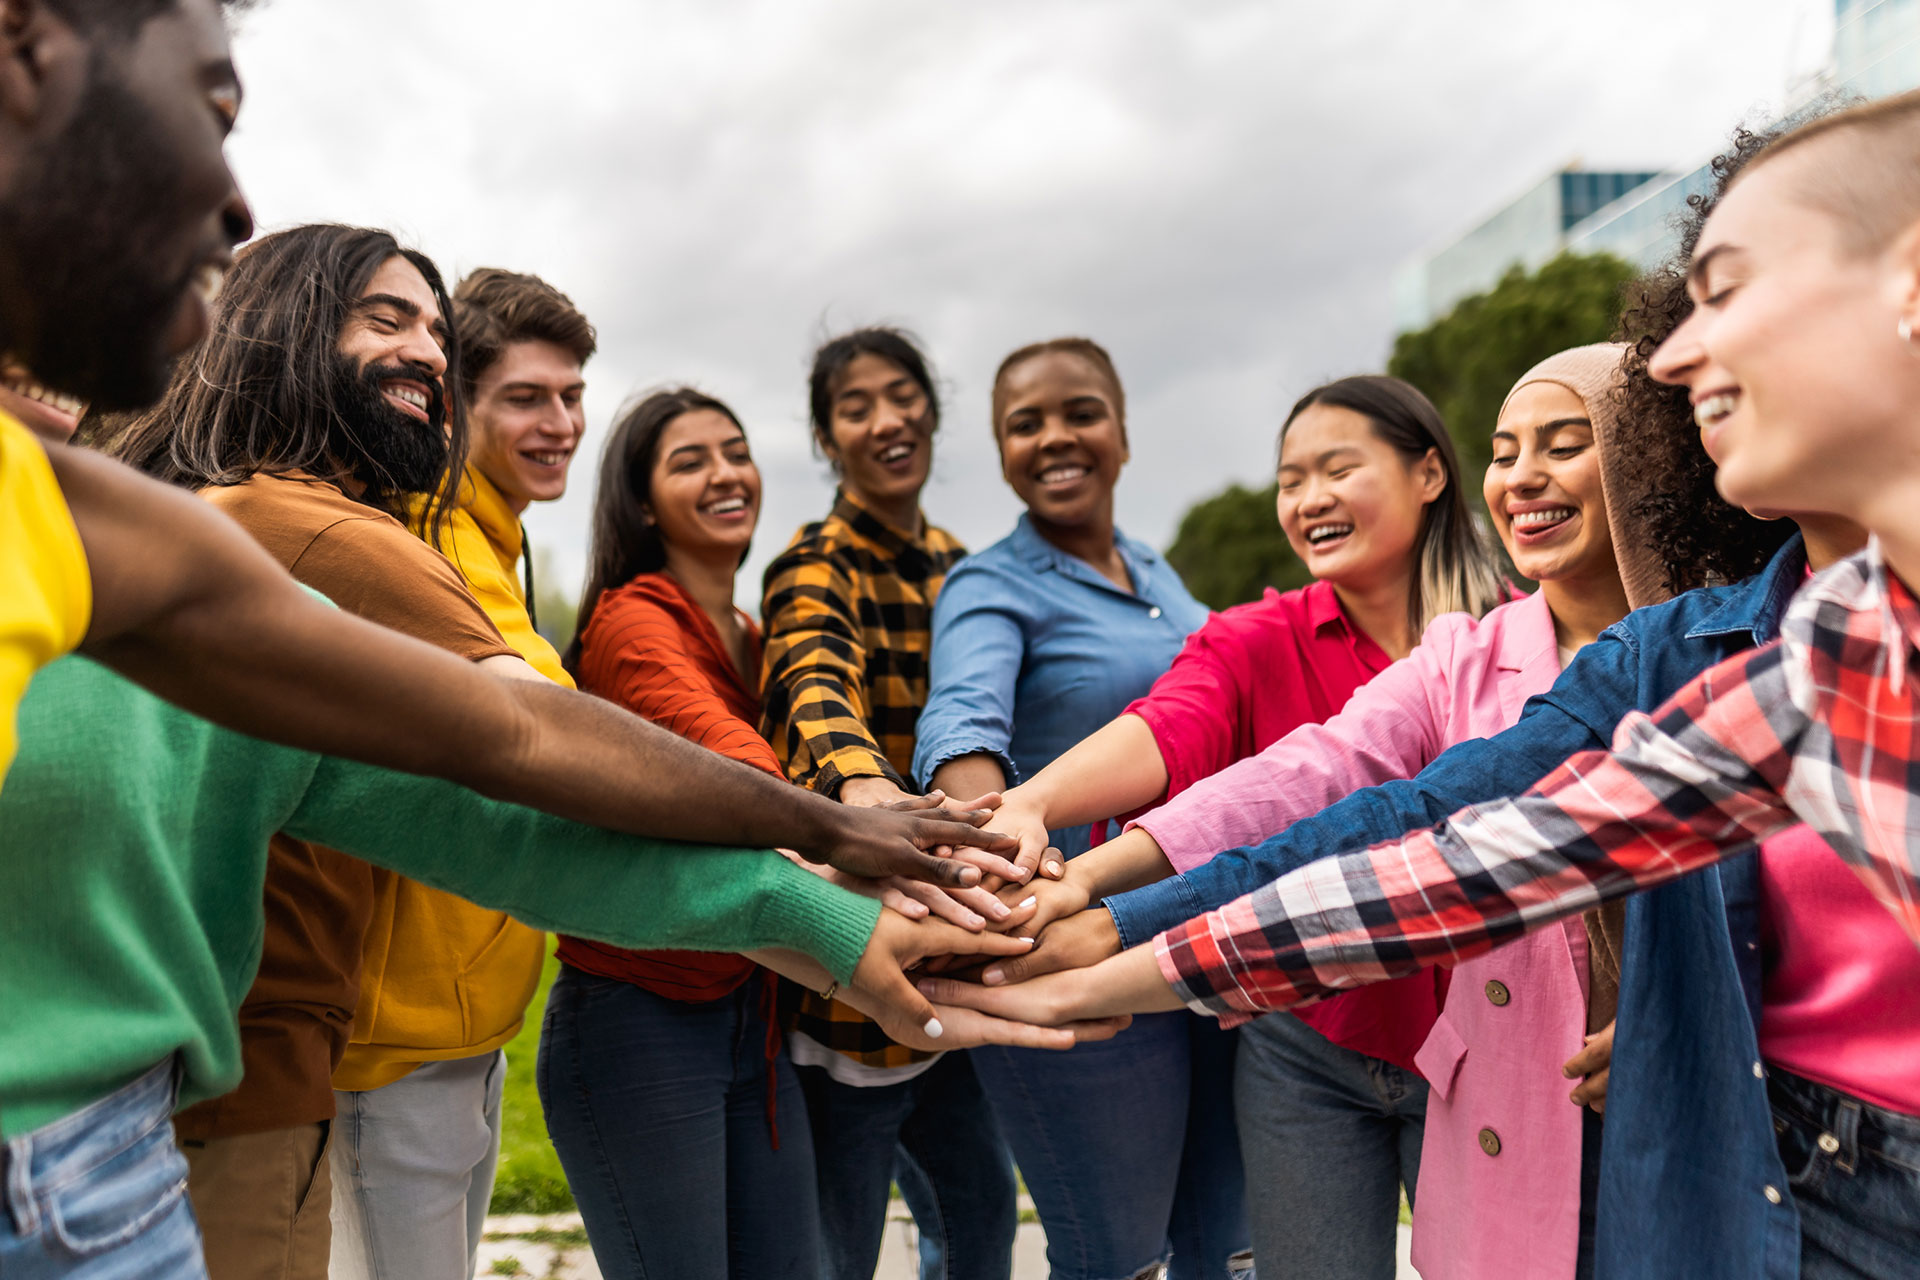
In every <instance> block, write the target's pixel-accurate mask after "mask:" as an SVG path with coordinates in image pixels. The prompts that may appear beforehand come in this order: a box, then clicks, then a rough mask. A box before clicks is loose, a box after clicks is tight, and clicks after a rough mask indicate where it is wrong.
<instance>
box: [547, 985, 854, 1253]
mask: <svg viewBox="0 0 1920 1280" xmlns="http://www.w3.org/2000/svg"><path fill="white" fill-rule="evenodd" d="M764 989H765V988H764V986H763V983H762V982H761V981H760V980H758V979H755V980H753V981H749V982H748V983H747V984H746V985H745V986H743V987H741V988H740V989H739V990H737V991H734V992H731V993H729V994H727V995H724V996H722V997H720V998H719V999H717V1000H703V1001H699V1002H687V1001H680V1000H669V999H667V998H666V997H665V996H659V995H655V994H654V993H653V992H651V991H648V990H647V989H646V988H644V987H638V986H635V985H634V984H633V983H631V982H623V981H621V980H619V979H618V978H602V977H597V976H595V975H593V974H590V973H584V972H582V971H581V970H579V969H575V968H573V967H572V966H571V965H565V964H563V965H561V966H560V976H559V977H558V978H556V979H554V983H553V991H552V993H551V994H550V995H549V996H548V997H547V1015H546V1022H545V1023H544V1025H542V1027H541V1028H540V1066H539V1072H538V1076H537V1080H538V1083H539V1086H540V1105H541V1106H542V1107H543V1108H544V1109H545V1111H546V1114H547V1131H548V1133H550V1134H551V1135H552V1137H553V1146H554V1150H555V1151H557V1152H558V1153H559V1155H560V1164H561V1166H562V1167H563V1168H564V1169H565V1170H566V1173H567V1183H568V1185H569V1186H571V1187H572V1188H573V1195H574V1199H575V1200H576V1201H578V1202H579V1205H580V1216H581V1217H582V1218H583V1219H584V1220H585V1221H586V1226H587V1238H588V1240H590V1241H591V1242H592V1244H593V1255H594V1258H595V1259H596V1260H597V1261H598V1262H599V1264H600V1269H601V1271H602V1272H603V1273H604V1274H605V1275H606V1277H607V1280H648V1278H649V1277H651V1278H652V1280H682V1278H684V1280H728V1278H729V1277H740V1278H742V1280H745V1278H748V1277H753V1278H758V1277H762V1276H764V1277H766V1280H813V1277H814V1276H815V1275H817V1274H818V1271H819V1252H820V1214H819V1205H818V1200H817V1197H816V1194H815V1191H814V1183H813V1137H812V1134H811V1133H810V1132H809V1131H808V1128H807V1111H806V1103H805V1099H804V1098H802V1096H801V1093H800V1083H799V1080H798V1079H797V1078H796V1077H795V1076H794V1074H793V1065H792V1064H791V1063H790V1062H788V1061H787V1055H786V1054H785V1052H782V1053H781V1054H780V1055H779V1057H778V1058H777V1059H775V1061H774V1064H773V1068H772V1070H773V1079H774V1081H775V1088H776V1090H777V1092H776V1094H775V1097H776V1108H777V1111H776V1115H777V1118H778V1122H779V1130H780V1145H779V1147H778V1148H777V1149H776V1148H775V1146H774V1143H773V1135H772V1133H771V1132H770V1130H769V1127H768V1121H767V1080H768V1064H767V1052H766V1048H767V1022H766V1019H765V1017H763V1016H762V1013H761V1009H760V1000H761V993H762V992H763V990H764Z"/></svg>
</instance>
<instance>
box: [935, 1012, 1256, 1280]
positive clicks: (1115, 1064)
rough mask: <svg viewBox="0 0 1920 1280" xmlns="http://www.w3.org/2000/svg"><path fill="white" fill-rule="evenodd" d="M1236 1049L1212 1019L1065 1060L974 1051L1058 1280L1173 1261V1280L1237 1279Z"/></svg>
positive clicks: (1160, 1024)
mask: <svg viewBox="0 0 1920 1280" xmlns="http://www.w3.org/2000/svg"><path fill="white" fill-rule="evenodd" d="M1236 1039H1237V1035H1236V1033H1234V1032H1230V1031H1223V1030H1221V1028H1220V1025H1219V1023H1217V1022H1215V1021H1214V1020H1213V1019H1211V1018H1201V1017H1198V1016H1196V1015H1194V1014H1191V1013H1184V1012H1182V1013H1156V1014H1149V1015H1146V1016H1144V1017H1136V1018H1135V1019H1134V1020H1133V1025H1132V1026H1131V1027H1129V1028H1128V1029H1127V1030H1125V1031H1123V1032H1121V1033H1120V1034H1119V1035H1118V1036H1116V1037H1114V1038H1113V1039H1112V1040H1106V1041H1100V1042H1095V1043H1091V1044H1082V1045H1077V1046H1075V1047H1074V1048H1072V1049H1069V1050H1067V1051H1066V1052H1064V1053H1061V1052H1054V1051H1050V1050H1044V1049H1008V1048H1003V1047H997V1046H991V1047H988V1048H984V1049H975V1050H972V1054H973V1061H974V1069H975V1070H976V1071H978V1072H979V1073H980V1083H981V1084H982V1085H983V1086H985V1088H986V1091H987V1096H988V1097H989V1098H990V1099H992V1101H993V1108H994V1112H995V1114H997V1115H998V1116H999V1118H1000V1125H1001V1128H1002V1130H1003V1131H1004V1132H1005V1133H1006V1134H1007V1140H1008V1143H1009V1145H1011V1146H1012V1148H1013V1156H1014V1160H1015V1161H1016V1162H1017V1163H1018V1164H1019V1166H1020V1173H1021V1176H1022V1177H1024V1178H1025V1179H1026V1183H1027V1192H1028V1194H1030V1195H1031V1196H1032V1197H1033V1204H1034V1208H1035V1209H1036V1210H1038V1212H1039V1214H1040V1222H1041V1225H1042V1226H1044V1227H1045V1228H1046V1232H1047V1262H1048V1264H1049V1266H1050V1267H1051V1270H1052V1275H1053V1280H1124V1278H1125V1277H1130V1276H1135V1275H1138V1274H1139V1273H1140V1272H1141V1271H1142V1270H1144V1269H1145V1268H1147V1267H1149V1266H1152V1265H1154V1264H1155V1263H1158V1262H1164V1261H1166V1260H1167V1258H1168V1255H1169V1254H1171V1255H1172V1270H1171V1272H1170V1273H1169V1274H1170V1275H1171V1276H1172V1277H1174V1280H1221V1278H1222V1277H1225V1276H1227V1275H1228V1274H1229V1272H1228V1267H1227V1260H1228V1258H1229V1257H1231V1256H1232V1255H1233V1254H1235V1253H1238V1252H1240V1251H1242V1250H1244V1249H1246V1247H1247V1210H1246V1189H1245V1185H1244V1182H1243V1178H1242V1174H1241V1169H1240V1140H1239V1137H1238V1135H1237V1134H1236V1133H1235V1132H1234V1128H1233V1104H1232V1090H1233V1052H1234V1041H1235V1040H1236Z"/></svg>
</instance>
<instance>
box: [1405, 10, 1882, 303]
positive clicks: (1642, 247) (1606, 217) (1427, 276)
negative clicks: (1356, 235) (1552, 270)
mask: <svg viewBox="0 0 1920 1280" xmlns="http://www.w3.org/2000/svg"><path fill="white" fill-rule="evenodd" d="M1834 18H1835V28H1834V41H1833V61H1832V64H1831V65H1830V66H1829V67H1828V68H1827V70H1826V71H1825V72H1823V73H1822V74H1821V75H1820V76H1818V77H1816V78H1815V79H1814V81H1812V82H1811V83H1810V84H1808V85H1807V86H1805V88H1804V89H1803V90H1802V92H1801V93H1800V94H1799V95H1798V96H1799V97H1800V99H1801V100H1802V101H1803V102H1804V101H1810V100H1812V99H1813V98H1815V97H1818V96H1820V95H1821V94H1824V93H1828V92H1834V93H1838V94H1841V95H1846V96H1852V97H1860V98H1879V97H1884V96H1886V95H1887V94H1890V93H1899V92H1902V91H1903V90H1906V89H1912V88H1914V87H1916V86H1920V0H1834ZM1584 179H1599V180H1600V181H1597V182H1595V183H1594V184H1592V186H1591V187H1589V186H1587V185H1585V184H1584V183H1583V182H1582V181H1580V180H1584ZM1570 180H1573V185H1571V186H1569V181H1570ZM1608 180H1612V181H1613V183H1614V184H1615V188H1616V189H1610V188H1609V181H1608ZM1712 185H1713V174H1712V173H1711V172H1710V170H1709V169H1708V167H1707V162H1705V161H1703V162H1702V163H1701V164H1700V165H1699V166H1698V167H1696V168H1694V169H1691V170H1688V171H1686V172H1684V173H1666V174H1589V173H1583V172H1579V171H1565V172H1561V173H1556V174H1552V175H1550V176H1548V178H1547V179H1546V180H1545V181H1543V182H1542V183H1541V184H1540V185H1539V186H1537V187H1535V188H1534V189H1533V190H1531V191H1529V192H1528V193H1527V194H1526V195H1524V196H1522V197H1521V198H1520V199H1519V200H1517V201H1515V202H1514V203H1513V204H1510V205H1508V206H1507V207H1506V208H1504V209H1502V210H1501V211H1500V212H1498V213H1496V214H1494V215H1493V216H1492V217H1491V218H1488V219H1487V220H1486V221H1485V222H1483V223H1481V224H1480V225H1479V226H1478V227H1476V228H1474V229H1473V230H1472V231H1470V232H1468V233H1467V234H1466V235H1464V236H1462V237H1461V238H1460V239H1458V240H1456V241H1454V242H1453V243H1452V244H1450V245H1448V246H1446V247H1445V248H1444V249H1441V250H1439V251H1438V252H1435V253H1433V254H1430V255H1428V256H1426V257H1424V258H1421V259H1419V260H1417V261H1415V262H1412V263H1409V264H1408V265H1407V266H1406V267H1405V268H1403V269H1402V270H1401V272H1400V273H1399V275H1398V276H1396V277H1395V280H1394V304H1395V305H1394V311H1395V319H1396V320H1397V321H1398V323H1399V326H1400V327H1401V328H1402V329H1418V328H1421V327H1423V326H1425V325H1427V324H1430V323H1431V322H1432V321H1433V320H1434V319H1435V318H1436V317H1438V316H1441V315H1444V314H1445V313H1446V312H1447V310H1448V309H1450V308H1451V307H1452V306H1453V304H1454V303H1456V302H1458V301H1460V299H1462V298H1464V297H1466V296H1468V295H1469V294H1473V293H1479V292H1482V291H1484V290H1486V289H1489V288H1492V287H1493V285H1494V283H1495V282H1496V281H1498V280H1499V279H1500V277H1501V275H1502V274H1503V273H1505V271H1506V270H1507V268H1509V267H1511V266H1513V265H1514V264H1516V263H1518V264H1520V265H1522V266H1525V267H1527V268H1528V269H1529V270H1531V269H1533V268H1535V267H1538V266H1539V265H1540V264H1541V263H1543V262H1545V261H1547V260H1548V259H1549V258H1551V257H1553V256H1554V255H1555V254H1556V253H1559V252H1560V251H1561V250H1563V249H1569V250H1572V251H1574V252H1576V253H1612V254H1617V255H1618V256H1620V257H1622V258H1625V259H1626V260H1627V261H1629V262H1632V263H1635V264H1637V265H1639V266H1641V267H1652V266H1655V265H1657V264H1658V263H1660V262H1661V261H1662V260H1663V259H1665V258H1666V257H1667V256H1668V255H1669V254H1671V253H1672V252H1673V250H1674V247H1675V237H1674V225H1675V222H1676V220H1677V218H1678V216H1679V215H1680V214H1682V213H1684V212H1685V211H1686V203H1687V197H1689V196H1691V195H1694V194H1695V193H1697V192H1703V191H1706V190H1708V189H1710V188H1711V187H1712ZM1569 195H1571V200H1569ZM1556 200H1557V201H1558V203H1557V204H1556V203H1554V201H1556ZM1581 201H1588V203H1584V204H1582V203H1581ZM1554 212H1558V213H1559V214H1560V215H1561V217H1560V223H1561V225H1560V226H1559V227H1558V229H1557V230H1556V229H1555V227H1554V221H1555V219H1554V217H1553V216H1552V215H1553V213H1554ZM1570 214H1571V215H1576V216H1572V217H1568V216H1567V215H1570Z"/></svg>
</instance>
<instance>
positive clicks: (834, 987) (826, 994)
mask: <svg viewBox="0 0 1920 1280" xmlns="http://www.w3.org/2000/svg"><path fill="white" fill-rule="evenodd" d="M839 989H840V980H839V979H838V978H835V979H834V980H833V981H832V982H829V983H828V984H827V989H826V990H825V991H822V992H821V993H820V998H821V999H822V1000H831V999H833V993H834V992H836V991H838V990H839Z"/></svg>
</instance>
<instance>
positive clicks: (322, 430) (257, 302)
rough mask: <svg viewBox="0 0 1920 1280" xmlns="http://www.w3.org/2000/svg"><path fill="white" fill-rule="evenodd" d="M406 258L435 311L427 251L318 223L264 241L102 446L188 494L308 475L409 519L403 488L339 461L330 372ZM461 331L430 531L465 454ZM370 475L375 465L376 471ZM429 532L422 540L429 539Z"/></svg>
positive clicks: (245, 255)
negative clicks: (355, 317) (384, 274)
mask: <svg viewBox="0 0 1920 1280" xmlns="http://www.w3.org/2000/svg"><path fill="white" fill-rule="evenodd" d="M396 257H399V258H405V259H406V260H407V261H408V262H410V263H412V264H413V266H414V267H415V268H417V269H418V270H419V272H420V274H421V275H422V276H424V277H425V278H426V281H427V287H428V288H430V289H431V290H432V291H433V296H434V300H435V301H436V302H437V303H438V305H439V307H440V314H441V315H442V316H444V317H447V322H448V324H449V325H451V324H452V316H453V304H452V302H451V301H450V300H449V299H448V297H447V289H446V285H445V283H444V282H443V281H442V280H441V278H440V272H439V270H438V269H437V268H436V267H435V266H434V265H433V262H432V260H430V259H429V258H428V257H427V256H426V255H425V254H422V253H418V252H416V251H414V250H412V249H405V248H402V247H401V246H400V243H399V242H398V241H396V240H395V239H394V238H393V236H392V235H390V234H388V233H387V232H385V231H380V230H376V229H373V228H370V227H348V226H341V225H339V224H336V223H316V224H313V225H310V226H304V227H294V228H292V229H291V230H287V231H279V232H275V233H274V234H273V235H270V236H265V237H262V238H261V239H259V240H256V241H255V242H254V243H252V244H251V245H248V246H247V247H246V248H245V249H244V250H242V251H241V253H240V254H239V256H238V258H237V259H236V260H235V262H234V264H233V270H231V271H229V272H228V273H227V279H226V282H225V284H224V285H223V287H222V288H221V290H220V297H219V299H218V301H217V302H216V304H215V306H214V316H213V332H212V334H211V336H209V337H208V338H207V340H206V341H205V342H203V343H201V344H200V346H199V348H198V349H197V350H195V351H193V352H192V353H190V354H189V355H187V356H184V357H182V358H181V359H180V360H179V361H178V362H177V363H176V364H175V365H174V369H173V376H172V378H171V380H170V381H169V383H168V386H167V391H166V394H165V395H164V396H162V397H161V399H160V402H159V403H158V404H156V405H155V406H154V407H153V408H151V409H148V410H145V411H143V412H141V413H139V414H136V415H133V416H131V417H130V418H128V419H127V420H125V422H124V423H121V424H118V425H114V426H109V427H108V428H107V429H106V431H105V432H104V433H103V437H102V444H103V447H104V448H105V449H106V451H107V452H109V453H111V454H113V455H115V456H116V457H119V458H120V459H121V460H123V461H125V462H127V463H128V464H129V465H131V466H134V467H137V468H138V469H140V470H141V471H144V472H146V473H147V474H148V475H150V476H153V477H155V478H156V479H160V480H164V481H166V482H167V483H169V484H175V485H180V486H183V487H185V488H190V489H204V488H207V487H208V486H210V485H234V484H242V483H245V482H246V481H247V480H249V479H251V478H252V477H253V476H255V475H257V474H259V473H261V472H266V473H268V474H284V473H286V472H289V471H304V472H307V473H309V474H312V475H315V476H318V477H319V478H321V479H323V480H326V481H329V482H331V483H333V484H336V485H343V487H344V484H345V482H346V481H348V480H350V479H358V480H360V481H362V482H365V483H367V488H366V490H365V492H364V493H363V494H361V495H360V500H361V501H362V502H365V503H367V504H368V505H369V506H373V507H375V508H377V509H379V510H382V511H385V512H386V513H387V514H388V515H391V516H395V517H398V518H401V519H405V513H404V511H403V510H402V507H401V503H402V500H403V499H404V498H405V497H406V496H407V495H406V494H404V493H403V492H401V491H399V490H398V489H397V488H396V487H394V486H392V485H386V486H383V485H381V484H380V483H378V481H379V479H380V477H379V475H377V474H376V475H373V476H371V477H369V476H368V475H367V474H366V473H365V471H364V470H363V469H362V468H363V467H364V466H366V465H369V464H368V463H367V460H364V459H348V458H337V457H334V456H332V452H331V450H332V449H333V447H334V446H335V444H336V442H337V441H338V439H339V432H338V431H337V430H336V429H335V424H336V423H337V422H338V421H339V420H340V419H341V416H342V415H341V408H340V405H339V403H338V401H337V399H336V397H335V394H334V391H335V386H334V378H333V368H334V362H335V360H336V359H337V356H336V351H337V345H336V344H337V343H338V341H339V338H340V331H341V329H342V328H343V327H344V326H345V324H346V321H347V319H348V317H349V316H350V315H351V314H352V312H353V308H354V306H355V304H356V303H357V302H358V301H359V298H360V295H361V294H362V293H363V292H364V291H365V290H366V287H367V282H368V281H370V280H372V279H373V276H374V273H375V272H377V271H378V270H379V269H380V267H381V265H382V264H384V263H386V262H388V261H389V260H391V259H393V258H396ZM459 367H460V338H459V335H458V333H454V332H451V331H450V332H449V336H448V346H447V369H448V376H447V377H445V378H444V379H442V381H443V382H444V383H445V391H444V395H445V403H446V427H447V438H448V444H449V447H448V450H447V461H446V465H445V466H444V467H443V468H442V475H441V478H440V481H439V482H438V483H436V484H435V485H434V487H433V489H432V490H431V491H430V492H431V494H432V497H431V499H430V506H431V508H432V509H431V510H430V511H429V512H428V513H427V515H426V518H425V519H423V520H422V521H421V522H420V523H421V524H422V526H423V527H424V528H425V529H426V530H427V531H428V532H429V534H430V535H437V534H438V532H439V529H440V525H441V524H442V522H443V521H444V520H445V517H446V510H445V507H446V503H447V501H448V500H449V499H450V498H451V496H452V495H453V494H454V492H455V485H456V483H457V481H458V478H459V475H460V472H461V469H462V468H463V467H464V466H465V465H466V458H467V414H466V401H465V399H464V398H463V397H462V395H461V392H460V379H459V377H458V376H456V374H457V370H458V369H459ZM376 470H377V468H376ZM429 540H430V541H431V540H432V536H430V538H429Z"/></svg>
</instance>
